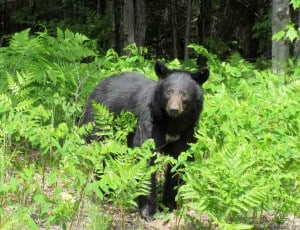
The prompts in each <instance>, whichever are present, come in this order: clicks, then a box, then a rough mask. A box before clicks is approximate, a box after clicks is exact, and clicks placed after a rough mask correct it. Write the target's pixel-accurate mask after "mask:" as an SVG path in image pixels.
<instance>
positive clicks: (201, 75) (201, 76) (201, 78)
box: [191, 67, 209, 85]
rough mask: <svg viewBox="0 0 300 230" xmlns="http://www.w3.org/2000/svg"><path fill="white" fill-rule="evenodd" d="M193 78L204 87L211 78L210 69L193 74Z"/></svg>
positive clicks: (205, 68) (202, 69)
mask: <svg viewBox="0 0 300 230" xmlns="http://www.w3.org/2000/svg"><path fill="white" fill-rule="evenodd" d="M191 76H192V78H193V79H194V80H195V81H196V82H197V83H198V84H199V85H203V83H204V82H206V81H207V79H208V77H209V69H208V68H207V67H203V68H201V69H200V70H199V71H198V72H196V73H192V75H191Z"/></svg>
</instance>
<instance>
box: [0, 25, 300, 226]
mask: <svg viewBox="0 0 300 230" xmlns="http://www.w3.org/2000/svg"><path fill="white" fill-rule="evenodd" d="M93 44H94V43H93V42H91V41H90V40H89V39H88V38H87V37H86V36H84V35H81V34H78V33H73V32H71V31H68V30H66V31H61V30H59V29H58V30H57V36H56V37H51V36H49V35H48V34H47V31H45V32H41V33H38V34H35V35H31V34H30V30H25V31H23V32H20V33H17V34H15V35H14V37H13V38H12V40H11V43H10V46H8V47H4V48H0V49H1V52H0V65H1V67H2V68H1V69H0V78H1V85H0V184H1V186H0V228H1V229H12V228H13V229H39V228H48V229H50V228H51V227H52V226H59V227H61V228H63V229H94V228H95V229H96V227H95V226H97V225H98V224H99V225H101V226H102V227H103V229H110V228H111V227H112V226H114V223H113V222H114V220H113V217H111V216H109V214H108V213H106V212H105V210H104V208H101V207H105V205H107V204H110V205H113V206H114V207H116V208H117V209H118V210H119V213H120V216H121V217H122V216H123V217H124V218H125V214H126V213H128V212H131V211H133V210H136V207H137V205H136V198H137V197H138V196H139V195H141V194H146V193H147V192H148V191H149V177H150V175H151V173H152V172H153V171H155V170H159V171H163V169H164V167H165V165H166V164H167V162H170V161H172V162H174V160H172V159H169V158H167V157H164V156H160V155H158V157H157V164H156V166H153V167H148V164H147V162H148V160H149V159H150V157H151V156H152V155H153V154H157V153H156V152H153V151H152V150H153V149H154V145H153V142H152V141H151V140H149V141H147V142H146V143H144V145H143V146H142V147H141V148H134V149H131V148H128V147H127V145H126V136H127V134H128V133H130V132H132V130H133V127H134V125H135V122H136V121H135V118H134V117H133V115H132V114H130V113H122V114H120V115H119V116H117V117H114V116H113V114H111V113H110V112H109V111H107V110H106V109H105V108H104V107H103V106H101V105H94V108H95V110H96V121H95V124H96V125H97V126H98V132H97V135H99V136H100V140H99V141H92V142H91V143H89V144H88V143H86V142H85V141H84V137H85V136H86V135H87V133H89V132H90V131H91V130H92V125H93V124H87V125H84V126H80V125H79V124H80V119H81V116H82V114H83V111H84V106H85V101H86V98H87V95H88V94H89V93H90V92H91V91H92V89H93V87H94V86H95V84H97V82H98V81H99V80H101V79H102V78H104V77H107V76H109V75H112V74H116V73H119V72H122V71H127V70H130V71H138V72H141V73H144V74H145V75H146V76H148V77H149V78H152V79H156V76H155V75H154V71H153V67H152V66H153V63H154V61H153V60H146V59H145V58H144V57H143V54H145V53H146V52H147V49H145V48H137V47H135V46H134V45H132V46H130V47H128V51H129V53H130V55H129V56H126V57H125V56H121V57H120V56H118V55H117V54H116V53H115V52H114V51H113V50H108V51H107V53H106V55H105V56H99V55H98V54H97V52H96V49H95V47H94V46H93ZM191 48H192V49H193V50H194V51H195V52H196V53H198V54H202V55H204V56H206V57H207V59H208V65H209V68H210V71H211V76H210V79H209V81H208V82H207V83H206V84H205V85H204V90H205V107H204V111H203V114H202V116H201V119H200V123H199V126H198V127H197V129H196V137H197V139H198V142H197V143H195V144H193V145H192V146H191V148H190V150H188V151H187V152H186V153H183V154H182V155H181V157H180V158H179V159H178V161H177V163H175V164H174V168H173V169H174V170H178V173H179V174H180V176H181V177H182V178H183V179H184V181H185V184H184V185H183V186H181V187H180V189H179V195H178V196H177V199H178V202H179V204H180V207H181V208H180V209H179V210H177V213H178V215H180V216H181V217H183V219H185V220H186V221H187V222H191V223H193V226H194V228H195V229H202V228H215V227H219V228H220V229H250V228H256V227H257V228H268V226H271V225H273V224H274V222H276V223H275V224H280V223H281V222H283V221H284V219H285V217H286V216H288V215H294V216H299V214H300V213H299V211H300V210H299V207H300V190H299V182H300V178H299V177H300V176H299V175H300V151H299V150H300V144H299V143H300V140H299V127H300V120H299V115H300V107H299V102H300V101H299V100H300V95H299V92H300V84H299V82H300V79H299V76H297V75H296V74H291V75H289V76H277V75H274V74H273V73H272V72H271V70H269V69H266V70H258V69H257V68H256V67H255V66H254V65H253V64H251V63H248V62H247V61H245V60H243V59H242V58H240V57H239V56H238V55H232V56H231V58H229V59H228V60H227V61H225V62H220V61H219V60H218V59H217V58H216V57H215V56H214V55H213V54H210V53H208V52H207V51H206V50H205V48H204V47H201V46H198V45H191ZM167 63H168V66H170V67H172V68H187V69H189V70H195V69H196V68H197V66H196V60H192V59H190V60H188V61H186V62H185V63H184V65H183V64H181V63H180V62H179V61H178V60H174V61H171V62H167ZM295 66H296V67H295V68H296V70H297V69H298V71H299V67H297V63H295ZM296 70H295V71H294V72H293V73H296V72H297V71H296ZM190 154H193V155H194V156H195V159H196V160H195V162H188V161H187V160H186V159H187V158H188V155H190ZM182 165H183V166H184V167H182ZM95 205H96V206H95ZM102 214H103V215H102ZM204 214H205V215H207V216H208V217H209V224H208V225H207V226H205V225H204V224H203V223H202V222H201V216H202V215H204ZM266 214H268V215H271V216H273V217H274V218H272V219H271V220H270V221H269V222H264V221H262V220H263V216H264V215H266ZM86 215H89V216H90V218H85V216H86ZM124 221H125V220H124ZM123 224H124V223H121V225H119V226H120V227H121V228H123V227H124V225H123Z"/></svg>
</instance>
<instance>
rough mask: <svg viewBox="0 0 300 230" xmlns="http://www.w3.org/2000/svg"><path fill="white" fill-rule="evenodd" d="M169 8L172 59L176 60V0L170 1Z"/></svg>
mask: <svg viewBox="0 0 300 230" xmlns="http://www.w3.org/2000/svg"><path fill="white" fill-rule="evenodd" d="M171 8H172V12H171V15H172V47H173V58H178V49H177V16H176V9H177V4H176V0H172V1H171Z"/></svg>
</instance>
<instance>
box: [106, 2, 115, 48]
mask: <svg viewBox="0 0 300 230" xmlns="http://www.w3.org/2000/svg"><path fill="white" fill-rule="evenodd" d="M106 7H107V9H106V13H107V14H108V16H109V20H110V29H111V31H110V46H111V48H113V49H114V50H116V49H117V31H116V21H115V12H114V9H115V3H114V0H106Z"/></svg>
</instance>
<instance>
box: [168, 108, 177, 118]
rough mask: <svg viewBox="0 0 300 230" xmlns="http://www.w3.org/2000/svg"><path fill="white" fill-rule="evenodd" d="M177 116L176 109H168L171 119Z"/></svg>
mask: <svg viewBox="0 0 300 230" xmlns="http://www.w3.org/2000/svg"><path fill="white" fill-rule="evenodd" d="M178 114H179V110H178V109H170V110H169V115H170V116H171V117H177V115H178Z"/></svg>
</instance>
